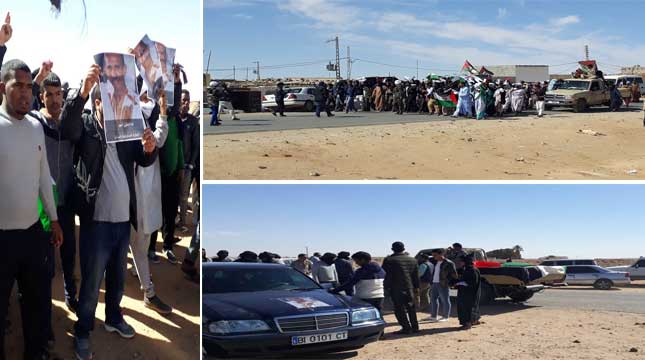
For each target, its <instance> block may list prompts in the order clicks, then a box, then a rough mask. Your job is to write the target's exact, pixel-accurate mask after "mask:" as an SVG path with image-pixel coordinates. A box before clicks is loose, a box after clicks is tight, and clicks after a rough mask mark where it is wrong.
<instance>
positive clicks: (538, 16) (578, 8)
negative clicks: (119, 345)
mask: <svg viewBox="0 0 645 360" xmlns="http://www.w3.org/2000/svg"><path fill="white" fill-rule="evenodd" d="M204 7H205V10H204V48H205V50H206V51H205V57H204V64H205V66H206V62H207V56H208V52H209V50H211V51H212V57H211V63H210V68H212V69H231V68H232V67H233V65H235V66H236V67H237V68H238V71H237V74H236V75H237V77H238V78H245V77H246V71H245V69H244V68H245V67H249V66H250V67H253V64H251V62H253V61H260V62H261V63H262V64H264V65H281V64H295V63H304V62H322V63H316V64H313V65H308V66H302V67H288V68H278V69H275V68H274V69H268V68H267V69H261V73H262V75H263V76H267V77H285V76H297V75H301V76H328V75H329V72H327V71H326V70H324V62H327V61H329V60H331V59H332V58H333V57H334V56H335V55H334V49H333V46H332V45H331V44H326V43H325V40H327V39H330V38H332V37H334V36H335V35H339V36H340V38H341V57H344V56H345V48H346V46H351V54H352V57H353V58H355V59H361V60H358V61H356V62H355V63H354V64H353V74H352V75H353V76H355V77H357V76H363V75H377V74H380V75H385V74H387V73H388V72H391V73H392V75H397V76H413V75H416V69H415V67H416V61H417V60H418V61H419V66H420V67H421V68H422V69H421V70H420V75H426V74H428V73H430V72H435V73H454V72H456V71H457V70H459V69H460V68H461V65H462V64H463V62H464V60H465V59H469V60H470V61H471V63H473V64H474V65H475V66H480V65H496V64H542V65H561V66H554V67H551V72H553V73H563V72H564V73H566V72H570V71H572V70H574V69H575V68H576V65H575V64H571V63H574V62H576V61H578V60H583V57H584V45H585V44H588V45H589V46H590V53H591V57H592V58H595V59H597V60H598V61H599V63H600V65H601V69H603V70H604V71H605V72H606V73H614V72H619V70H620V69H619V68H618V67H617V66H622V65H628V66H632V65H635V64H638V63H641V64H643V65H645V45H644V44H643V43H642V34H641V31H639V30H638V29H640V26H639V25H638V23H637V20H636V18H634V17H632V16H629V15H628V14H643V13H645V2H643V1H639V0H627V1H621V2H620V6H617V5H616V4H615V3H613V2H611V1H608V0H605V1H599V0H584V1H583V0H568V1H555V0H548V1H547V0H544V1H532V0H505V1H501V0H497V1H495V0H490V1H474V0H471V1H451V0H401V1H387V0H370V1H351V0H204ZM608 14H611V15H612V16H607V15H608ZM623 15H624V16H623ZM621 17H624V18H625V19H626V20H625V21H622V20H621ZM366 61H371V62H374V61H375V62H380V63H385V64H392V65H397V66H404V67H410V68H395V67H388V66H381V65H376V64H372V63H369V62H366ZM562 64H568V65H562ZM240 68H242V69H240ZM341 70H342V73H343V76H345V71H346V70H345V62H344V61H341ZM214 74H215V75H216V76H218V77H220V78H227V77H231V76H232V71H231V70H226V71H217V72H214ZM252 76H253V75H252V74H251V75H250V77H252Z"/></svg>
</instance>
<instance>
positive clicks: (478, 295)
mask: <svg viewBox="0 0 645 360" xmlns="http://www.w3.org/2000/svg"><path fill="white" fill-rule="evenodd" d="M481 297H482V291H481V286H480V287H479V288H478V289H477V292H476V293H475V299H474V302H473V314H472V318H471V320H472V321H473V322H475V321H479V319H481V317H482V316H481V311H479V301H480V300H481Z"/></svg>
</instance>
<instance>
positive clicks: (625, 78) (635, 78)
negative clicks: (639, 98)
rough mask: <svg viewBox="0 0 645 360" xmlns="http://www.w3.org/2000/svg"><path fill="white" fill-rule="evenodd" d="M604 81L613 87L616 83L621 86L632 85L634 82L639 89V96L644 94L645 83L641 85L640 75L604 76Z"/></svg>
mask: <svg viewBox="0 0 645 360" xmlns="http://www.w3.org/2000/svg"><path fill="white" fill-rule="evenodd" d="M605 80H606V81H607V82H608V83H610V84H613V85H615V84H616V83H617V82H620V83H622V84H626V83H630V84H633V83H634V82H636V83H637V84H638V86H640V88H641V95H642V94H645V83H643V77H642V76H640V75H606V76H605Z"/></svg>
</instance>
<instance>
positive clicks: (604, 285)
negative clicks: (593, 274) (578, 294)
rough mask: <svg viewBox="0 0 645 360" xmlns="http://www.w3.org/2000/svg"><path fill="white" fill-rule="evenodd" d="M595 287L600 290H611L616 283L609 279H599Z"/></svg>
mask: <svg viewBox="0 0 645 360" xmlns="http://www.w3.org/2000/svg"><path fill="white" fill-rule="evenodd" d="M593 287H594V288H595V289H598V290H609V289H611V288H612V287H614V283H613V282H612V281H611V280H609V279H598V280H596V282H595V283H594V284H593Z"/></svg>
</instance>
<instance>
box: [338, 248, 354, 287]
mask: <svg viewBox="0 0 645 360" xmlns="http://www.w3.org/2000/svg"><path fill="white" fill-rule="evenodd" d="M349 255H350V254H349V252H347V251H341V252H339V253H338V257H337V258H336V260H334V265H335V266H336V272H337V273H338V283H340V284H344V283H346V282H348V281H349V280H350V279H351V278H352V276H354V267H353V266H352V260H351V259H350V258H349ZM345 294H347V295H348V296H352V295H354V288H351V287H350V288H349V289H347V290H345Z"/></svg>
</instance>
